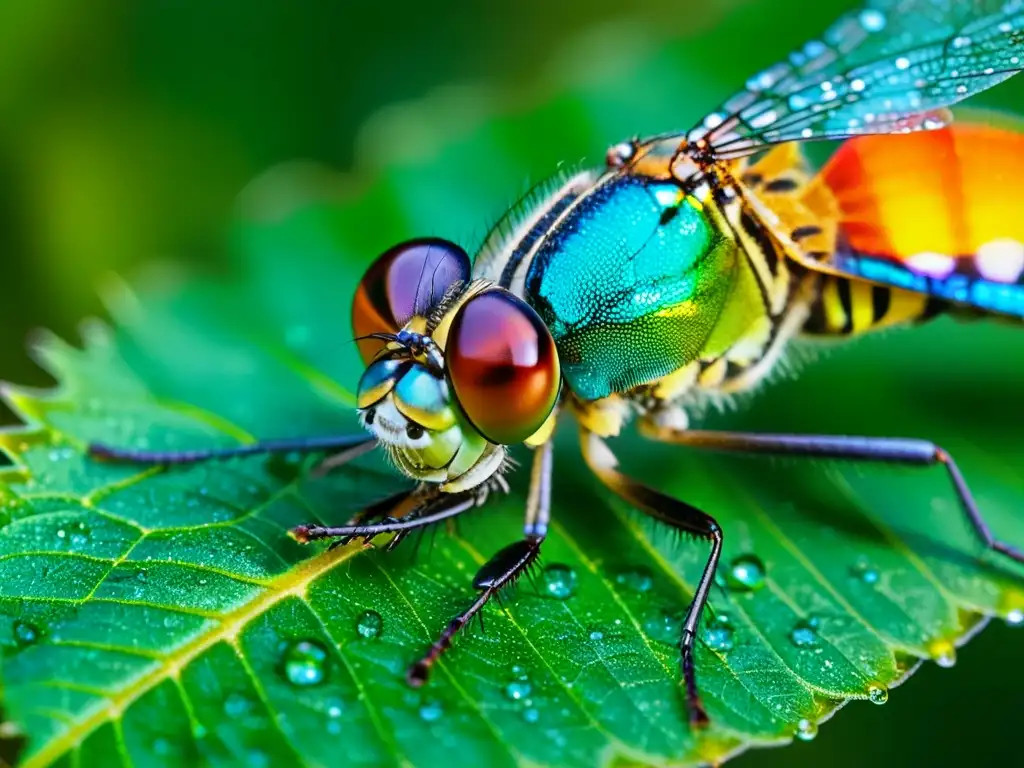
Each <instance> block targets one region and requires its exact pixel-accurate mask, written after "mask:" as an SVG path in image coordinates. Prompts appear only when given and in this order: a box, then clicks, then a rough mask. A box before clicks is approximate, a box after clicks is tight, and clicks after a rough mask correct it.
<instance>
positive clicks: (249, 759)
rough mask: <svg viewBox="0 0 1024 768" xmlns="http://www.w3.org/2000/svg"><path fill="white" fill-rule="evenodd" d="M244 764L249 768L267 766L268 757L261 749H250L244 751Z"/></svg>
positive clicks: (268, 763)
mask: <svg viewBox="0 0 1024 768" xmlns="http://www.w3.org/2000/svg"><path fill="white" fill-rule="evenodd" d="M245 764H246V765H247V766H249V768H267V766H268V765H270V757H269V756H268V755H267V753H266V752H264V751H263V750H261V749H250V750H249V751H248V752H246V753H245Z"/></svg>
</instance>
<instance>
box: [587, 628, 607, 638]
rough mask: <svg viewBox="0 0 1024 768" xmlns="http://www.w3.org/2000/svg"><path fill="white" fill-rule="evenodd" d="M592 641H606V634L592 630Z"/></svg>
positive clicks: (598, 630)
mask: <svg viewBox="0 0 1024 768" xmlns="http://www.w3.org/2000/svg"><path fill="white" fill-rule="evenodd" d="M590 639H591V640H595V641H597V640H604V632H602V631H601V630H600V629H595V630H592V631H591V633H590Z"/></svg>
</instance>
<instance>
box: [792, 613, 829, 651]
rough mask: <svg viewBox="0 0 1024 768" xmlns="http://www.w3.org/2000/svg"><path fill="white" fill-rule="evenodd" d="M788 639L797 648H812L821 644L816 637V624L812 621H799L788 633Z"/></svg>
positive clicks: (819, 639)
mask: <svg viewBox="0 0 1024 768" xmlns="http://www.w3.org/2000/svg"><path fill="white" fill-rule="evenodd" d="M789 639H790V641H791V642H792V643H793V645H795V646H796V647H797V648H814V647H815V646H816V645H818V643H820V642H821V638H820V637H818V622H817V621H815V620H814V619H809V620H807V621H801V622H799V623H797V625H796V626H795V627H793V631H792V632H790V633H789Z"/></svg>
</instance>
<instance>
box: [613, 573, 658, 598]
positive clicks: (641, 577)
mask: <svg viewBox="0 0 1024 768" xmlns="http://www.w3.org/2000/svg"><path fill="white" fill-rule="evenodd" d="M615 583H616V584H621V585H622V586H623V587H625V588H626V589H629V590H631V591H633V592H648V591H649V590H650V589H651V587H652V586H654V578H653V577H652V576H651V572H650V571H649V570H647V569H646V568H633V569H630V570H628V571H622V572H621V573H619V574H618V575H617V576H616V577H615Z"/></svg>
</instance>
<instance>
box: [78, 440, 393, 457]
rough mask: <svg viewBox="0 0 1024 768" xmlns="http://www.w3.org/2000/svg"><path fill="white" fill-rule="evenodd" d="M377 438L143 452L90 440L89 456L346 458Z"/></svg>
mask: <svg viewBox="0 0 1024 768" xmlns="http://www.w3.org/2000/svg"><path fill="white" fill-rule="evenodd" d="M375 444H376V441H375V440H374V439H373V438H372V437H368V436H367V435H366V434H365V433H362V434H355V435H328V436H326V437H296V438H286V439H283V440H265V441H262V442H258V443H251V444H249V445H237V446H231V447H230V448H207V449H198V450H192V451H188V450H186V451H143V450H136V449H133V448H117V447H115V446H111V445H105V444H103V443H91V444H90V445H89V449H88V451H89V455H90V456H92V457H93V458H94V459H99V460H101V461H122V462H128V463H132V464H196V463H198V462H201V461H209V460H210V459H230V458H234V457H237V456H254V455H257V454H262V453H316V452H318V451H343V452H345V455H346V458H347V459H349V460H350V459H354V458H355V457H356V456H358V455H360V454H362V453H365V452H366V451H369V450H370V449H371V448H373V447H374V445H375Z"/></svg>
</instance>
